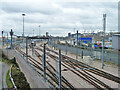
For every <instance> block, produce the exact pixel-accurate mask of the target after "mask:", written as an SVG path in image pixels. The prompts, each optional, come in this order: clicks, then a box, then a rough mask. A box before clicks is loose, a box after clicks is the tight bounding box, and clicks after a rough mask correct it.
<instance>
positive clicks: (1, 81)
mask: <svg viewBox="0 0 120 90" xmlns="http://www.w3.org/2000/svg"><path fill="white" fill-rule="evenodd" d="M8 69H9V66H8V65H7V64H5V63H2V62H0V90H1V89H2V88H7V84H6V75H7V72H8Z"/></svg>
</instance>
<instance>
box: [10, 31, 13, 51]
mask: <svg viewBox="0 0 120 90" xmlns="http://www.w3.org/2000/svg"><path fill="white" fill-rule="evenodd" d="M10 36H11V49H12V36H13V31H12V29H11V31H10Z"/></svg>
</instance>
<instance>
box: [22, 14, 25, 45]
mask: <svg viewBox="0 0 120 90" xmlns="http://www.w3.org/2000/svg"><path fill="white" fill-rule="evenodd" d="M22 16H23V43H24V16H25V14H22Z"/></svg>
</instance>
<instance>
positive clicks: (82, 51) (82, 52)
mask: <svg viewBox="0 0 120 90" xmlns="http://www.w3.org/2000/svg"><path fill="white" fill-rule="evenodd" d="M82 59H83V51H82Z"/></svg>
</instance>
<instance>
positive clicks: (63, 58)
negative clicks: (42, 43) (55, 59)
mask: <svg viewBox="0 0 120 90" xmlns="http://www.w3.org/2000/svg"><path fill="white" fill-rule="evenodd" d="M47 49H48V50H49V51H51V52H53V53H55V54H57V55H58V52H55V51H54V50H52V49H49V48H47ZM66 60H68V61H69V60H71V62H74V65H75V66H76V67H78V68H80V67H79V66H81V67H83V68H94V67H92V66H89V65H87V64H85V63H83V62H80V61H78V60H75V59H73V58H70V57H68V56H66V55H63V54H62V61H63V62H66ZM87 71H89V72H92V73H94V74H96V75H99V76H102V77H104V78H107V79H109V80H112V81H114V82H116V83H119V84H120V78H119V77H117V76H114V75H112V74H109V73H107V72H104V71H102V70H99V69H97V68H95V69H89V70H87Z"/></svg>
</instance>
